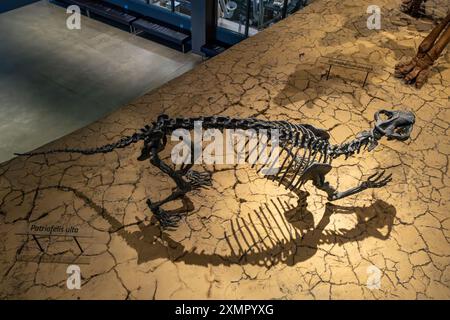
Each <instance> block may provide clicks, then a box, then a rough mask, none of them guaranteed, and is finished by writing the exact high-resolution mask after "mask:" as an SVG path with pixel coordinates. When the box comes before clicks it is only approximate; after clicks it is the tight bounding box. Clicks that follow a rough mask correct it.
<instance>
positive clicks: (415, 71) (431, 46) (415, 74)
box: [395, 12, 450, 88]
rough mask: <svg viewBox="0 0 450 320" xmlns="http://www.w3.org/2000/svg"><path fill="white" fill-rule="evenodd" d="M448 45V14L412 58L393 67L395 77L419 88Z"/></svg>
mask: <svg viewBox="0 0 450 320" xmlns="http://www.w3.org/2000/svg"><path fill="white" fill-rule="evenodd" d="M449 43H450V12H449V13H448V14H447V16H446V17H445V18H444V20H442V21H441V23H439V24H438V25H437V26H436V27H435V28H434V29H433V30H432V31H431V32H430V34H429V35H428V36H427V37H426V38H425V39H424V40H423V41H422V43H421V44H420V46H419V49H418V52H417V54H416V56H415V57H414V58H412V59H411V60H410V61H408V62H401V63H399V64H397V65H396V66H395V76H396V77H397V78H403V79H404V80H405V82H406V83H408V84H412V83H415V85H416V87H417V88H421V87H422V86H423V85H424V84H425V82H426V81H427V79H428V75H429V73H430V68H431V67H432V66H433V64H434V62H435V61H436V60H437V59H438V58H439V56H440V55H441V54H442V51H444V49H445V47H446V46H447V45H448V44H449Z"/></svg>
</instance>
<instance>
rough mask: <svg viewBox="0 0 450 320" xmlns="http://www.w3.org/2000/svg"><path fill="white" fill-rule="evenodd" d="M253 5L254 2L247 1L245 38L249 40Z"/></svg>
mask: <svg viewBox="0 0 450 320" xmlns="http://www.w3.org/2000/svg"><path fill="white" fill-rule="evenodd" d="M251 4H252V0H247V12H246V17H245V19H246V20H245V37H246V38H248V31H249V29H250V13H251V10H250V5H251Z"/></svg>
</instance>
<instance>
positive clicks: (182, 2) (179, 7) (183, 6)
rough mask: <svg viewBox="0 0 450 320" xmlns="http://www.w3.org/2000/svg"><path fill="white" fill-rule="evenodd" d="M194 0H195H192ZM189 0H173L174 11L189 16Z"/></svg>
mask: <svg viewBox="0 0 450 320" xmlns="http://www.w3.org/2000/svg"><path fill="white" fill-rule="evenodd" d="M194 1H195V0H194ZM191 2H192V1H191V0H175V4H174V6H175V12H177V13H181V14H184V15H186V16H189V17H190V16H191Z"/></svg>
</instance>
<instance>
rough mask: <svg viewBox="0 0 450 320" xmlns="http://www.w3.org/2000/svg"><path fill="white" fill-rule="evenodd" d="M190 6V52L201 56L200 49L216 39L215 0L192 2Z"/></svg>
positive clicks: (195, 0)
mask: <svg viewBox="0 0 450 320" xmlns="http://www.w3.org/2000/svg"><path fill="white" fill-rule="evenodd" d="M191 6H192V7H191V26H192V31H191V32H192V52H194V53H197V54H201V51H200V49H201V47H202V46H203V45H205V44H207V43H211V42H214V40H215V38H216V25H217V0H193V1H191Z"/></svg>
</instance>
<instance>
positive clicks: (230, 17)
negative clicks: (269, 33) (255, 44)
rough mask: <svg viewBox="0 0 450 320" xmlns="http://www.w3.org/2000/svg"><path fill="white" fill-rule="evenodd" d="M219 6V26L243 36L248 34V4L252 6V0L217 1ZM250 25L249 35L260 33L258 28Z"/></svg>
mask: <svg viewBox="0 0 450 320" xmlns="http://www.w3.org/2000/svg"><path fill="white" fill-rule="evenodd" d="M217 1H218V5H217V9H218V15H217V17H218V19H217V26H218V27H221V28H225V29H228V30H232V31H234V32H238V33H241V34H245V33H246V24H247V13H248V12H247V8H248V6H247V4H248V3H249V4H250V9H251V0H217ZM250 24H251V23H250V21H249V24H248V35H250V36H251V35H253V34H255V33H257V32H258V30H257V29H256V28H254V27H253V26H251V25H250Z"/></svg>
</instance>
